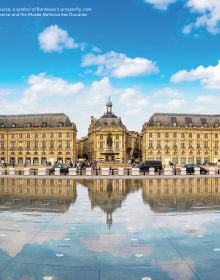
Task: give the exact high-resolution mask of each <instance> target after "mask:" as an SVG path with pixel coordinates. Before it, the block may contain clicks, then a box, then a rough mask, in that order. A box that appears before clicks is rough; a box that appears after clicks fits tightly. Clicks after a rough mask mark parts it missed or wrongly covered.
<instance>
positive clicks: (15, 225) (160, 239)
mask: <svg viewBox="0 0 220 280" xmlns="http://www.w3.org/2000/svg"><path fill="white" fill-rule="evenodd" d="M188 177H190V176H188ZM48 178H49V181H46V182H47V185H44V184H45V179H42V178H36V177H35V178H34V179H33V181H32V179H27V178H25V179H22V178H21V177H19V178H17V179H16V178H10V177H8V176H7V178H6V177H2V178H1V187H0V191H1V196H0V208H1V211H0V279H5V280H9V279H10V280H11V279H13V280H18V279H19V280H20V279H25V280H26V279H31V280H35V279H43V280H63V279H65V280H69V279H71V280H72V279H74V280H87V279H88V280H91V279H92V280H93V279H94V280H108V279H109V280H112V279H115V280H124V279H126V280H127V279H129V280H154V279H155V280H158V279H159V280H162V279H163V280H168V279H169V280H174V279H176V280H196V279H197V280H198V279H200V280H206V279H218V278H219V272H220V270H219V265H218V264H219V261H220V237H219V236H220V217H219V210H220V195H219V193H220V187H219V184H218V181H219V178H218V177H215V178H214V177H213V178H208V177H207V176H205V177H203V178H202V177H201V178H196V177H194V176H192V177H190V178H188V179H187V178H186V179H183V178H182V179H177V178H176V179H171V178H167V179H164V181H163V179H156V178H155V179H154V181H152V179H150V180H149V179H146V178H145V179H137V178H134V179H131V178H130V180H123V179H120V180H117V179H110V180H109V179H106V178H103V177H102V179H96V180H84V179H83V178H80V180H69V179H68V178H67V177H65V178H64V179H62V178H60V177H59V178H56V177H55V176H53V177H48ZM87 179H88V177H87ZM13 180H14V181H13ZM46 180H47V179H46ZM64 180H65V181H64ZM12 182H14V185H12ZM48 182H50V184H49V183H48ZM184 182H185V185H184ZM32 183H33V185H32ZM61 184H62V189H61ZM155 184H156V185H155ZM153 185H154V187H153V188H152V186H153ZM167 187H168V188H169V189H168V191H167V189H166V188H167ZM66 190H67V191H68V192H66ZM183 190H184V191H183ZM190 190H191V191H190ZM42 193H44V195H42Z"/></svg>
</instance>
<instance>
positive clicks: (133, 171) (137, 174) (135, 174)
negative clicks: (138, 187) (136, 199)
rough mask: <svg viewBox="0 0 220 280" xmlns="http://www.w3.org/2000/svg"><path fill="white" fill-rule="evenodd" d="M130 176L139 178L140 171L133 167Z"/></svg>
mask: <svg viewBox="0 0 220 280" xmlns="http://www.w3.org/2000/svg"><path fill="white" fill-rule="evenodd" d="M131 175H132V176H139V175H140V169H139V168H137V167H133V168H132V169H131Z"/></svg>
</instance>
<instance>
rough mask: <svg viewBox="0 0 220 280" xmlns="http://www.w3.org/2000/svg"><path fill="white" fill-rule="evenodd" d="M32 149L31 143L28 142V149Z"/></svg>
mask: <svg viewBox="0 0 220 280" xmlns="http://www.w3.org/2000/svg"><path fill="white" fill-rule="evenodd" d="M30 147H31V142H30V141H27V149H30Z"/></svg>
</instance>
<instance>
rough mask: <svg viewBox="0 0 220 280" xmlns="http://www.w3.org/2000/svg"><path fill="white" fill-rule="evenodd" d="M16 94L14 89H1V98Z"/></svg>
mask: <svg viewBox="0 0 220 280" xmlns="http://www.w3.org/2000/svg"><path fill="white" fill-rule="evenodd" d="M14 92H15V90H12V89H0V96H4V95H10V94H12V93H14Z"/></svg>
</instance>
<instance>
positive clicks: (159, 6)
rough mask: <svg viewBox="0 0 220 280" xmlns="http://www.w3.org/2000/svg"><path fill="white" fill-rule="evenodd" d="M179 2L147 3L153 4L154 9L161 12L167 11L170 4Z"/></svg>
mask: <svg viewBox="0 0 220 280" xmlns="http://www.w3.org/2000/svg"><path fill="white" fill-rule="evenodd" d="M177 1H178V0H145V2H146V3H148V4H152V5H153V6H154V8H156V9H159V10H166V9H167V8H168V6H169V5H170V4H173V3H175V2H177Z"/></svg>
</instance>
